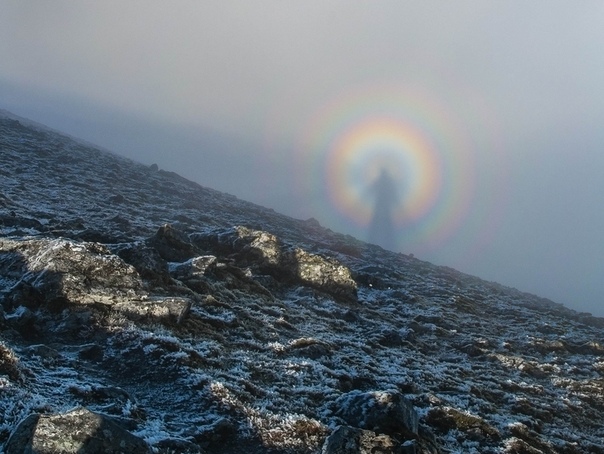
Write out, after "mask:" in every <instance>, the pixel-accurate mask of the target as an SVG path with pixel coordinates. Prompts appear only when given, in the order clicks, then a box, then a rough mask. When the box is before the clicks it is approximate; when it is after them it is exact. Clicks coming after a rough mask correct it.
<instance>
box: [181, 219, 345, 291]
mask: <svg viewBox="0 0 604 454" xmlns="http://www.w3.org/2000/svg"><path fill="white" fill-rule="evenodd" d="M192 237H193V239H194V241H195V243H196V244H200V245H203V246H205V247H210V248H211V249H213V250H214V251H215V252H217V253H223V254H224V253H227V254H231V255H232V256H233V257H234V258H235V260H236V261H237V263H238V264H240V265H241V266H248V267H251V268H254V269H256V270H257V271H258V272H260V273H265V274H269V275H271V276H273V277H274V278H275V279H277V280H278V281H282V282H287V283H298V284H301V285H305V286H308V287H312V288H315V289H317V290H320V291H322V292H325V293H327V294H329V295H331V296H333V297H336V298H338V299H341V300H345V301H357V284H356V282H355V280H354V279H353V277H352V273H351V272H350V270H349V269H348V268H347V267H346V266H344V265H342V264H341V263H339V262H338V261H337V260H335V259H333V258H326V257H322V256H320V255H317V254H311V253H310V252H307V251H305V250H303V249H301V248H297V247H292V246H291V245H288V244H285V243H283V242H281V241H280V240H279V238H277V236H275V235H273V234H271V233H268V232H264V231H261V230H252V229H248V228H246V227H235V228H234V229H232V230H230V231H227V232H224V233H222V234H212V235H209V236H206V237H204V236H203V235H200V234H197V235H193V236H192Z"/></svg>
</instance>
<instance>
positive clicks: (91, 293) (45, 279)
mask: <svg viewBox="0 0 604 454" xmlns="http://www.w3.org/2000/svg"><path fill="white" fill-rule="evenodd" d="M2 250H4V251H10V252H13V253H18V254H20V256H21V260H22V262H23V266H22V268H24V274H23V275H22V277H21V281H20V283H19V285H17V286H14V287H13V290H12V291H11V292H9V299H10V298H12V299H13V304H16V303H17V302H21V300H25V299H27V296H28V295H25V294H23V290H22V289H23V288H27V289H28V292H29V293H31V292H32V288H33V289H34V290H35V291H36V292H37V293H38V294H39V295H42V298H43V301H44V303H46V304H47V305H49V308H50V309H53V308H52V305H53V303H59V306H57V307H56V309H57V310H61V309H63V306H64V304H63V303H64V302H72V303H76V302H77V303H79V304H90V303H105V304H112V303H114V302H115V301H116V300H118V299H122V298H133V297H137V296H138V297H140V296H142V295H143V286H142V281H141V279H140V276H139V274H138V273H137V272H136V270H135V269H134V268H133V267H132V266H130V265H128V264H127V263H125V262H124V261H123V260H122V259H120V258H119V257H117V256H115V255H113V254H111V253H110V252H109V250H108V249H106V248H105V247H104V246H102V245H100V244H97V243H79V242H75V241H69V240H65V239H55V240H26V241H21V242H19V241H12V240H0V251H2Z"/></svg>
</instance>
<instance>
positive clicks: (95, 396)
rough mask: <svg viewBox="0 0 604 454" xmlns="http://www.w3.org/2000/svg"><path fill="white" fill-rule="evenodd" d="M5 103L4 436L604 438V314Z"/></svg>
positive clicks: (349, 440)
mask: <svg viewBox="0 0 604 454" xmlns="http://www.w3.org/2000/svg"><path fill="white" fill-rule="evenodd" d="M4 112H5V111H2V112H0V157H1V161H0V178H1V180H2V185H1V186H0V276H1V277H0V302H1V305H0V333H1V337H0V404H1V405H0V416H1V418H0V420H1V422H0V451H2V450H4V452H6V453H11V454H12V453H16V452H23V449H25V447H29V448H28V449H32V451H31V452H55V451H56V447H57V446H69V447H68V448H65V451H64V452H99V450H104V451H106V452H112V451H113V452H125V451H130V452H158V453H168V452H190V453H206V452H207V453H210V452H216V453H238V452H246V453H250V452H251V453H254V452H258V453H261V452H273V453H290V452H291V453H315V452H322V453H324V454H335V453H353V452H359V453H364V452H367V453H369V452H382V453H449V452H450V453H452V452H460V453H462V452H463V453H472V452H474V453H540V452H541V453H602V452H604V444H603V442H602V440H603V439H604V429H603V428H602V425H601V424H600V422H599V421H601V420H602V419H603V418H602V416H603V413H604V334H603V329H604V319H602V318H598V317H593V316H591V315H590V314H585V313H577V312H575V311H573V310H571V309H568V308H566V307H564V306H563V305H561V304H558V303H554V302H552V301H550V300H548V299H545V298H540V297H538V296H536V295H532V294H529V293H524V292H521V291H519V290H517V289H513V288H509V287H505V286H503V285H500V284H497V283H494V282H487V281H484V280H481V279H479V278H477V277H474V276H470V275H467V274H464V273H461V272H459V271H456V270H454V269H452V268H448V267H443V266H436V265H433V264H431V263H428V262H424V261H422V260H419V259H418V258H415V257H412V256H408V255H405V254H401V253H393V252H390V251H386V250H384V249H382V248H380V247H378V246H374V245H369V244H366V243H364V242H362V241H359V240H357V239H355V238H352V237H351V236H349V235H343V234H338V233H336V232H332V231H331V230H329V229H326V228H324V227H322V226H321V225H320V224H319V223H318V222H317V221H316V220H314V219H309V220H297V219H293V218H291V217H288V216H285V215H281V214H279V213H276V212H275V211H274V210H271V209H268V208H264V207H261V206H258V205H255V204H252V203H249V202H245V201H243V200H240V199H238V198H236V197H234V196H232V195H228V194H224V193H220V192H218V191H215V190H212V189H210V188H206V187H203V186H202V185H199V184H197V183H194V182H191V181H189V180H186V179H185V178H183V177H181V176H179V175H178V174H175V173H173V172H170V171H165V170H161V169H158V168H157V167H156V166H145V165H142V164H138V163H136V162H133V161H131V160H128V159H126V158H122V157H120V156H117V155H115V154H112V153H108V152H105V151H102V150H100V149H98V148H95V147H93V146H91V145H89V144H87V143H85V142H82V141H75V140H74V139H72V138H70V137H68V136H66V135H62V134H60V133H57V132H56V131H52V130H50V129H45V128H44V127H43V126H41V125H35V124H30V123H27V122H26V121H21V120H20V119H18V118H15V117H11V116H9V115H8V114H5V113H4ZM76 428H77V430H76ZM76 432H77V433H80V434H81V433H84V434H87V436H85V437H82V436H80V438H79V439H75V438H74V436H73V434H74V433H76ZM102 434H105V435H102ZM107 434H112V435H111V436H108V435H107ZM76 438H77V437H76ZM95 443H96V444H95ZM112 443H117V444H112ZM120 443H121V444H120ZM44 446H46V448H44ZM49 446H50V448H49ZM53 446H54V448H52V447H53ZM120 446H121V447H120ZM125 446H127V448H125ZM36 449H37V450H36ZM44 449H46V451H44ZM53 449H55V451H53Z"/></svg>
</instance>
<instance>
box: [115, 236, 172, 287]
mask: <svg viewBox="0 0 604 454" xmlns="http://www.w3.org/2000/svg"><path fill="white" fill-rule="evenodd" d="M115 252H116V254H117V255H118V256H119V257H120V258H122V259H123V260H124V261H125V262H126V263H129V264H130V265H132V266H133V267H134V268H136V271H138V273H139V274H140V276H141V277H142V278H143V279H144V280H146V281H149V282H151V283H152V284H155V285H160V286H161V285H166V284H169V283H170V280H171V279H170V274H169V272H168V263H167V262H166V261H165V260H164V259H163V258H162V256H161V255H160V253H159V252H158V251H157V249H155V248H154V247H150V246H147V245H146V244H144V243H134V244H129V245H127V246H126V247H120V248H118V249H117V250H116V251H115Z"/></svg>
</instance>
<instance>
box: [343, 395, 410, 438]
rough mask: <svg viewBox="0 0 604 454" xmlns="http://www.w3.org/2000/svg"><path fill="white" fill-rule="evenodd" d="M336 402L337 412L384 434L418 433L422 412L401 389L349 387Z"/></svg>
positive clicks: (348, 422)
mask: <svg viewBox="0 0 604 454" xmlns="http://www.w3.org/2000/svg"><path fill="white" fill-rule="evenodd" d="M336 405H337V407H338V409H337V411H336V415H337V416H339V417H340V418H342V419H343V420H344V421H346V423H347V424H349V425H351V426H353V427H359V428H361V429H367V430H373V431H376V432H378V433H385V434H396V433H401V432H403V433H404V432H409V433H412V434H417V431H418V424H419V415H418V414H417V412H416V411H415V409H414V408H413V405H412V404H411V402H410V401H409V400H408V399H406V398H405V397H404V396H403V395H402V394H401V393H400V392H398V391H371V392H362V391H358V390H355V391H350V392H349V393H346V394H344V395H343V396H341V397H340V398H338V400H337V401H336Z"/></svg>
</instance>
